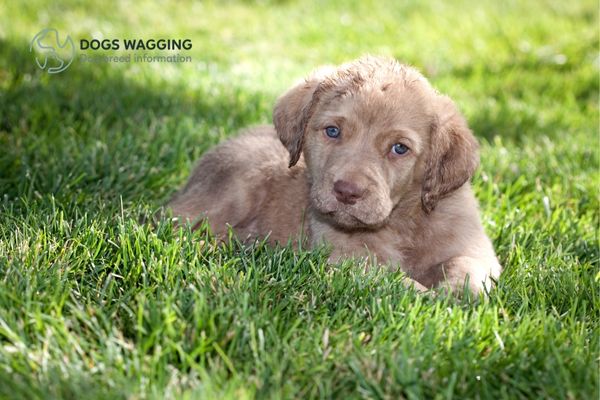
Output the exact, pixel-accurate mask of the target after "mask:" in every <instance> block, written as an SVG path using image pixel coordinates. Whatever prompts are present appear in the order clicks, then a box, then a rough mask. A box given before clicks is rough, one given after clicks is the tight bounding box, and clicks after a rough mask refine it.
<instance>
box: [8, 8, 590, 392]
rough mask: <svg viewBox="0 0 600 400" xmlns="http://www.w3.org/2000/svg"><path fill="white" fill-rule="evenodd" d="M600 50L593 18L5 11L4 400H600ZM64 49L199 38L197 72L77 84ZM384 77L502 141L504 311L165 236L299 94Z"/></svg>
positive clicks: (499, 207) (394, 276)
mask: <svg viewBox="0 0 600 400" xmlns="http://www.w3.org/2000/svg"><path fill="white" fill-rule="evenodd" d="M598 26H599V16H598V4H597V2H594V1H591V0H590V1H579V2H562V1H558V0H556V1H539V2H538V1H516V0H514V1H506V2H498V1H491V0H489V1H475V0H472V1H457V2H443V1H430V2H421V1H416V0H415V1H402V2H398V1H391V0H390V1H377V2H375V1H373V2H371V1H364V2H358V1H357V2H342V1H332V2H327V3H326V4H325V2H318V1H302V2H300V1H274V2H269V1H259V2H252V1H246V2H236V1H227V2H215V3H210V2H207V3H195V2H187V1H177V2H160V3H159V5H158V4H157V3H152V2H129V1H116V0H115V1H104V2H92V1H76V0H70V1H62V2H60V3H59V2H48V1H40V0H33V1H27V2H25V1H13V2H5V4H3V5H2V7H1V8H0V398H40V399H41V398H44V399H48V398H66V399H81V398H85V399H93V398H110V399H118V398H132V399H139V398H157V399H161V398H189V399H192V398H219V399H220V398H231V399H236V400H237V399H252V398H354V397H362V398H372V399H399V398H408V399H421V398H440V399H451V398H455V399H465V398H482V399H500V398H506V399H514V398H532V399H538V398H554V399H593V398H598V396H599V379H600V377H599V369H598V368H599V355H600V324H599V319H600V315H599V311H600V297H599V295H600V293H599V292H600V290H599V289H600V287H599V284H600V274H599V272H598V271H599V268H598V267H599V258H600V251H599V237H598V225H599V215H600V201H599V187H600V173H599V157H600V151H599V148H600V137H599V132H598V127H599V109H598V106H599V104H598V96H599V71H600V56H599V40H598V38H599V28H598ZM46 27H53V28H56V29H58V31H59V32H60V33H61V35H67V34H69V35H71V37H72V38H73V40H75V43H77V44H78V42H79V39H89V38H92V37H95V38H109V39H123V38H142V39H149V38H156V39H158V38H181V39H184V38H189V39H191V41H192V43H193V47H192V49H191V50H189V51H185V52H181V53H185V54H186V55H190V56H191V57H192V60H193V61H192V62H187V63H140V62H138V63H121V64H117V63H88V62H82V61H81V60H80V59H79V58H76V59H75V60H74V61H73V64H72V65H71V66H70V67H69V68H68V69H67V70H65V71H63V72H61V73H59V74H54V75H51V74H48V73H46V72H45V71H43V70H41V69H40V68H38V66H36V64H35V61H34V56H33V54H31V53H30V52H29V45H30V41H31V40H32V38H33V36H34V35H35V34H36V33H37V32H39V31H40V30H42V29H43V28H46ZM77 53H79V54H82V53H84V51H83V50H77ZM95 53H98V54H110V55H119V54H126V52H125V51H124V50H122V49H121V50H119V51H106V52H104V53H101V52H95ZM149 53H152V52H149ZM159 53H160V52H159ZM365 53H372V54H382V55H388V56H393V57H396V58H397V59H399V60H402V61H404V62H406V63H409V64H412V65H414V66H416V67H417V68H419V69H420V70H421V71H423V73H424V74H425V75H426V76H427V77H428V78H429V79H430V81H431V82H432V83H433V85H434V86H435V87H436V88H438V89H439V90H440V91H442V92H444V93H446V94H448V95H450V96H451V97H452V98H453V99H454V100H455V101H456V103H457V104H458V105H459V107H460V109H461V110H462V111H463V112H464V114H465V115H466V117H467V120H468V121H469V124H470V126H471V128H472V129H473V131H474V132H475V134H476V136H477V137H478V139H479V140H480V143H481V166H480V168H479V170H478V172H477V174H476V176H475V177H474V179H473V185H474V188H475V192H476V195H477V198H478V199H479V201H480V204H481V212H482V219H483V223H484V226H485V229H486V231H487V232H488V234H489V235H490V237H491V238H492V240H493V242H494V245H495V248H496V250H497V253H498V256H499V258H500V261H501V263H502V264H503V266H504V272H503V274H502V276H501V278H500V280H499V282H498V285H497V288H496V289H495V290H494V291H493V292H492V293H491V295H490V296H489V299H487V300H485V301H483V300H479V301H469V300H456V299H453V298H446V297H444V296H437V297H434V296H430V295H421V294H417V293H415V292H413V291H411V290H408V289H406V288H405V287H403V285H402V284H401V280H402V276H401V274H400V273H389V272H384V271H372V272H369V273H365V272H363V270H362V268H361V266H360V265H357V262H353V261H351V260H349V261H347V262H344V263H342V264H340V265H333V266H332V265H327V263H326V259H327V254H326V251H325V250H324V249H320V250H316V251H311V252H294V251H293V250H292V249H291V248H289V247H282V248H270V247H268V246H266V245H265V244H264V243H256V244H254V245H251V246H242V245H240V244H239V243H236V242H235V241H232V242H230V243H227V244H218V243H216V242H215V240H214V239H213V238H212V237H211V236H210V233H209V232H207V231H206V230H205V229H201V230H199V231H196V232H189V231H174V230H173V227H172V226H171V225H170V222H169V221H165V222H162V223H160V224H158V225H157V226H150V225H149V224H143V223H140V221H141V220H143V219H144V218H147V217H149V216H151V215H152V214H153V213H154V212H155V211H156V210H157V209H158V208H159V207H160V206H161V205H162V204H164V202H165V201H166V200H167V199H168V198H169V197H170V196H171V195H172V194H173V193H174V191H176V190H177V188H178V187H180V186H181V185H182V184H183V183H184V182H185V179H186V177H187V175H188V174H189V172H190V170H191V168H192V167H193V165H194V162H195V160H197V159H198V157H199V156H200V155H201V154H202V153H203V152H204V151H206V150H207V149H208V148H210V147H211V146H213V145H214V144H216V143H218V142H219V141H221V140H223V139H225V138H226V137H229V136H231V135H235V134H236V132H237V131H238V130H239V129H241V128H243V127H245V126H248V125H253V124H261V123H269V122H270V121H271V112H272V107H273V103H274V101H275V99H276V98H277V96H278V95H279V94H281V93H282V92H283V91H284V90H285V89H286V88H287V87H289V86H290V85H291V84H293V83H294V82H295V81H296V80H297V79H298V78H300V77H302V76H304V75H306V74H307V73H309V72H310V71H311V70H312V69H313V68H315V67H316V66H318V65H321V64H336V63H340V62H343V61H347V60H351V59H353V58H356V57H358V56H360V55H362V54H365Z"/></svg>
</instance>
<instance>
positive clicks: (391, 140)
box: [274, 58, 477, 229]
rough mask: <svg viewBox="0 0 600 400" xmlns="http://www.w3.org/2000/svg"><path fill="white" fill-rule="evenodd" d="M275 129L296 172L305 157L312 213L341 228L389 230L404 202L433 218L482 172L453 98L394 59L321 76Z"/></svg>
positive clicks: (277, 117) (289, 104) (296, 97)
mask: <svg viewBox="0 0 600 400" xmlns="http://www.w3.org/2000/svg"><path fill="white" fill-rule="evenodd" d="M274 122H275V126H276V129H277V131H278V133H279V136H280V138H281V140H282V142H283V144H284V145H285V146H286V147H287V148H288V150H289V151H290V156H291V162H290V165H293V164H295V163H296V161H298V158H299V156H300V152H303V153H304V159H305V161H306V165H307V168H308V173H309V178H310V182H311V203H312V206H313V208H314V209H315V210H316V211H317V212H318V213H319V214H320V215H321V216H322V217H323V218H325V219H327V220H329V221H330V222H331V223H332V224H334V225H336V226H338V227H340V228H342V229H356V228H361V229H364V228H367V229H375V228H377V227H380V226H382V225H383V224H385V223H386V221H387V220H388V218H389V216H390V214H391V213H392V210H393V209H394V208H396V207H398V206H400V205H414V204H415V203H416V204H417V205H418V204H419V203H421V205H422V208H423V209H424V211H425V212H430V211H431V210H432V209H433V208H434V207H435V204H436V203H437V201H438V200H439V199H440V198H442V197H444V196H446V195H447V194H448V193H450V192H452V191H453V190H455V189H457V188H458V187H460V186H461V185H462V184H464V183H465V181H466V180H468V178H469V177H470V176H471V174H472V172H473V170H474V169H475V167H476V165H477V153H476V142H475V140H474V138H473V137H472V135H471V133H470V131H469V130H468V128H467V127H466V124H465V123H464V120H463V119H462V117H460V115H459V114H458V112H457V111H456V109H455V108H454V106H453V105H452V103H451V102H450V101H449V99H447V98H445V97H443V96H440V95H438V94H437V93H436V92H435V91H434V90H433V89H432V88H431V87H430V86H429V84H428V83H427V81H426V80H425V79H424V78H423V77H422V76H421V75H420V74H419V73H418V72H416V71H415V70H413V69H411V68H408V67H404V66H401V65H400V64H397V63H396V62H394V61H390V60H382V59H373V58H367V59H361V60H358V61H356V62H354V63H350V64H346V65H344V66H342V67H340V68H338V69H328V70H326V71H325V72H319V73H317V74H315V75H313V76H312V77H311V78H309V79H308V80H307V81H306V83H305V84H302V85H299V86H297V87H295V88H293V89H292V90H291V91H290V92H288V93H287V94H286V95H284V96H283V97H282V98H281V99H280V100H279V101H278V103H277V105H276V108H275V112H274ZM407 211H409V210H408V209H407ZM410 211H411V212H412V210H410Z"/></svg>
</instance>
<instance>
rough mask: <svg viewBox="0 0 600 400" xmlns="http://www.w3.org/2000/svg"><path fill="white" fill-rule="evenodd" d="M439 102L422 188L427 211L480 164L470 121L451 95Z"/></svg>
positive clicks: (424, 205)
mask: <svg viewBox="0 0 600 400" xmlns="http://www.w3.org/2000/svg"><path fill="white" fill-rule="evenodd" d="M439 101H440V106H439V109H438V114H437V121H436V122H435V123H434V124H433V126H432V128H431V141H430V144H429V146H430V155H429V159H428V160H427V166H426V170H425V178H424V180H423V185H422V191H421V205H422V207H423V210H425V212H426V213H430V212H431V211H433V209H434V208H435V206H436V205H437V203H438V201H439V200H440V199H442V198H444V197H445V196H447V195H448V194H449V193H451V192H453V191H455V190H456V189H458V188H459V187H461V186H462V185H463V184H464V183H465V182H466V181H468V180H469V178H471V176H473V173H474V172H475V169H476V168H477V166H478V165H479V153H478V148H479V146H478V144H477V140H476V139H475V137H474V136H473V134H472V133H471V130H470V129H469V127H468V126H467V122H466V121H465V119H464V118H463V116H462V115H460V113H459V112H458V110H457V108H456V106H455V105H454V103H452V101H451V100H450V99H449V98H448V97H445V96H441V99H439Z"/></svg>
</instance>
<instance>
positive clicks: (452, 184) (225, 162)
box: [168, 57, 501, 293]
mask: <svg viewBox="0 0 600 400" xmlns="http://www.w3.org/2000/svg"><path fill="white" fill-rule="evenodd" d="M273 120H274V123H275V129H273V127H270V126H266V127H259V128H254V129H251V130H250V131H248V132H247V133H246V134H244V135H241V136H239V137H236V138H233V139H231V140H229V141H226V142H225V143H223V144H221V145H219V146H218V147H217V148H215V149H213V150H212V151H210V152H208V153H207V154H205V155H204V156H203V157H202V159H201V160H200V163H199V164H198V166H197V167H196V169H195V170H194V172H193V173H192V176H191V178H190V180H189V182H188V183H187V185H186V186H185V188H184V189H183V190H182V191H181V192H180V193H178V194H177V196H175V198H174V199H173V200H172V201H171V202H170V203H169V205H168V206H169V207H170V208H171V209H172V210H173V213H174V215H175V216H178V217H180V218H181V219H184V220H188V221H197V220H198V219H199V218H205V217H206V218H208V221H209V223H210V225H211V227H212V229H213V231H214V232H215V234H217V235H224V234H225V233H226V232H227V226H228V225H229V226H231V227H233V229H234V230H235V232H236V234H237V235H238V236H239V237H241V238H242V239H244V238H248V237H261V236H262V237H264V236H267V235H269V238H270V240H271V241H272V242H280V243H286V242H287V241H288V240H289V239H293V238H296V237H300V235H302V236H303V237H304V238H306V239H307V240H308V241H309V243H310V244H311V245H313V246H315V245H319V244H321V243H327V244H329V245H331V246H332V248H333V252H332V256H331V258H332V259H333V260H337V259H339V258H341V257H351V256H354V257H356V256H358V257H363V256H370V257H375V258H376V260H377V262H378V263H379V264H385V265H388V266H390V267H392V268H401V269H402V270H403V271H405V272H406V273H407V275H409V276H410V277H411V278H413V279H414V280H416V281H418V282H419V283H421V284H422V285H424V286H426V287H434V286H443V287H446V288H450V289H452V290H455V291H462V288H463V285H465V283H467V285H468V288H469V289H470V290H471V291H472V292H473V293H479V292H481V291H482V290H483V289H484V288H487V289H489V288H490V285H491V280H490V278H493V279H496V278H498V276H499V274H500V271H501V267H500V264H499V263H498V260H497V259H496V255H495V254H494V250H493V248H492V245H491V243H490V240H489V239H488V237H487V236H486V234H485V232H484V230H483V227H482V226H481V222H480V219H479V211H478V205H477V201H476V199H475V197H474V195H473V193H472V191H471V187H470V183H469V178H470V177H471V176H472V174H473V172H474V170H475V169H476V167H477V165H478V162H479V157H478V153H477V148H478V146H477V142H476V140H475V138H474V137H473V135H472V134H471V131H470V130H469V128H468V127H467V124H466V122H465V120H464V118H463V117H462V116H461V115H460V113H459V112H458V110H457V109H456V107H455V105H454V104H453V103H452V101H451V100H450V99H449V98H448V97H446V96H443V95H440V94H439V93H438V92H436V91H435V90H434V89H433V88H432V87H431V86H430V85H429V83H428V82H427V80H426V79H425V78H424V77H423V76H422V75H421V74H420V73H419V72H417V71H416V70H415V69H413V68H410V67H407V66H404V65H401V64H399V63H397V62H396V61H394V60H390V59H382V58H374V57H364V58H361V59H359V60H357V61H354V62H351V63H348V64H344V65H342V66H340V67H339V68H331V67H328V68H323V69H320V70H318V71H317V72H315V73H313V74H312V75H311V76H310V77H309V78H308V79H307V80H306V81H305V82H302V83H300V84H299V85H297V86H295V87H293V88H292V89H291V90H290V91H288V92H287V93H286V94H284V95H283V96H282V97H281V98H280V99H279V100H278V101H277V104H276V105H275V110H274V113H273ZM282 144H283V145H282Z"/></svg>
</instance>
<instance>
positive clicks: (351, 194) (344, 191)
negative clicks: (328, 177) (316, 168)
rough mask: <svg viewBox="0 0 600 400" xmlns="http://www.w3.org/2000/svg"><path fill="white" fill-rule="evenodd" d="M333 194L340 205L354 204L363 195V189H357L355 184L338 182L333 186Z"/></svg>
mask: <svg viewBox="0 0 600 400" xmlns="http://www.w3.org/2000/svg"><path fill="white" fill-rule="evenodd" d="M333 194H334V195H335V198H336V199H337V201H339V202H340V203H344V204H350V205H352V204H356V202H357V201H358V200H360V199H361V198H362V197H363V195H364V194H365V189H363V188H360V187H358V186H357V185H356V184H355V183H352V182H348V181H344V180H338V181H335V183H334V184H333Z"/></svg>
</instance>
